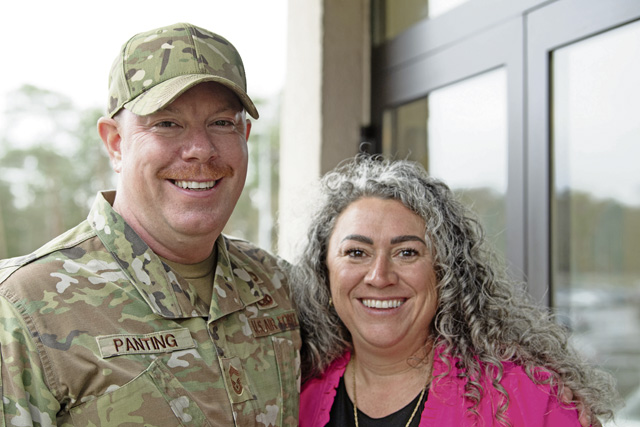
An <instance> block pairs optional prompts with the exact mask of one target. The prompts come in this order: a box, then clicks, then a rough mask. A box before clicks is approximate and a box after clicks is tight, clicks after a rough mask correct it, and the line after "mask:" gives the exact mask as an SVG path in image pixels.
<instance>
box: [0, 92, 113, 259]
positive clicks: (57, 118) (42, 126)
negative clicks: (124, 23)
mask: <svg viewBox="0 0 640 427" xmlns="http://www.w3.org/2000/svg"><path fill="white" fill-rule="evenodd" d="M9 97H10V99H11V102H10V103H9V104H10V105H11V109H10V110H7V111H5V114H4V115H5V122H6V125H5V129H4V135H3V138H2V147H3V152H2V153H0V154H2V156H1V157H0V195H1V196H2V205H1V206H0V230H2V231H0V251H3V252H0V255H2V257H7V256H9V257H11V256H17V255H22V254H25V253H29V252H31V251H33V250H34V249H36V248H37V247H39V246H40V245H42V244H43V243H45V242H47V241H48V240H50V239H52V238H53V237H55V236H57V235H58V234H60V233H62V232H64V231H66V230H67V229H69V228H71V227H73V226H74V225H76V224H77V223H79V222H80V221H82V220H83V219H84V218H86V215H87V212H88V209H89V206H90V201H91V200H92V199H93V197H94V196H95V192H96V191H97V190H98V189H102V188H105V187H108V186H111V184H110V183H112V182H113V176H112V173H111V172H110V167H109V161H108V158H107V156H106V153H105V151H104V149H103V148H102V143H101V142H100V140H99V138H98V136H97V132H96V130H95V127H96V121H97V118H98V117H99V116H100V114H101V112H100V110H99V109H97V108H95V109H89V110H80V109H79V108H78V107H76V106H75V105H74V104H73V103H72V102H71V101H70V100H69V99H68V98H67V97H65V96H64V95H61V94H58V93H55V92H51V91H48V90H43V89H39V88H36V87H34V86H28V85H27V86H23V87H22V88H20V89H19V90H17V91H16V92H14V93H12V94H10V95H9Z"/></svg>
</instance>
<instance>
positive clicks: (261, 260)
mask: <svg viewBox="0 0 640 427" xmlns="http://www.w3.org/2000/svg"><path fill="white" fill-rule="evenodd" d="M223 238H224V240H225V244H226V247H227V250H228V251H229V254H231V255H232V256H235V257H238V258H244V259H245V260H246V259H250V260H252V261H254V262H256V263H258V264H261V265H263V266H268V267H270V268H273V267H275V266H276V265H277V266H280V267H281V266H282V265H283V264H284V263H285V262H284V261H283V260H282V259H281V258H279V257H278V256H276V255H274V254H272V253H271V252H269V251H268V250H266V249H263V248H260V247H259V246H256V245H255V244H253V243H251V242H249V241H247V240H244V239H241V238H238V237H233V236H227V235H224V236H223Z"/></svg>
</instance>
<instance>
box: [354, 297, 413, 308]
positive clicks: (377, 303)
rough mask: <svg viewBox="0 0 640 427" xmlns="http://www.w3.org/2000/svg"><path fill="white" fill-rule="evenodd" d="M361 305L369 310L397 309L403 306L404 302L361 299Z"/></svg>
mask: <svg viewBox="0 0 640 427" xmlns="http://www.w3.org/2000/svg"><path fill="white" fill-rule="evenodd" d="M362 304H364V305H365V307H369V308H398V307H400V306H401V305H402V304H404V300H399V299H392V300H379V299H363V300H362Z"/></svg>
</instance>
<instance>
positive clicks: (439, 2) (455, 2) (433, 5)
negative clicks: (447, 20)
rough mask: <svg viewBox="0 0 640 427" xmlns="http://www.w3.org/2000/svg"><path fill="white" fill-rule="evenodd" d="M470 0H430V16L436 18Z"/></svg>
mask: <svg viewBox="0 0 640 427" xmlns="http://www.w3.org/2000/svg"><path fill="white" fill-rule="evenodd" d="M468 1H469V0H430V1H429V18H435V17H438V16H440V15H442V14H443V13H445V12H448V11H450V10H451V9H455V8H456V7H458V6H460V5H461V4H462V3H466V2H468Z"/></svg>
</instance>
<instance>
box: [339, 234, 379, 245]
mask: <svg viewBox="0 0 640 427" xmlns="http://www.w3.org/2000/svg"><path fill="white" fill-rule="evenodd" d="M345 240H355V241H356V242H360V243H366V244H369V245H373V239H371V238H369V237H366V236H363V235H362V234H349V235H348V236H346V237H345V238H344V239H342V242H344V241H345Z"/></svg>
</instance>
